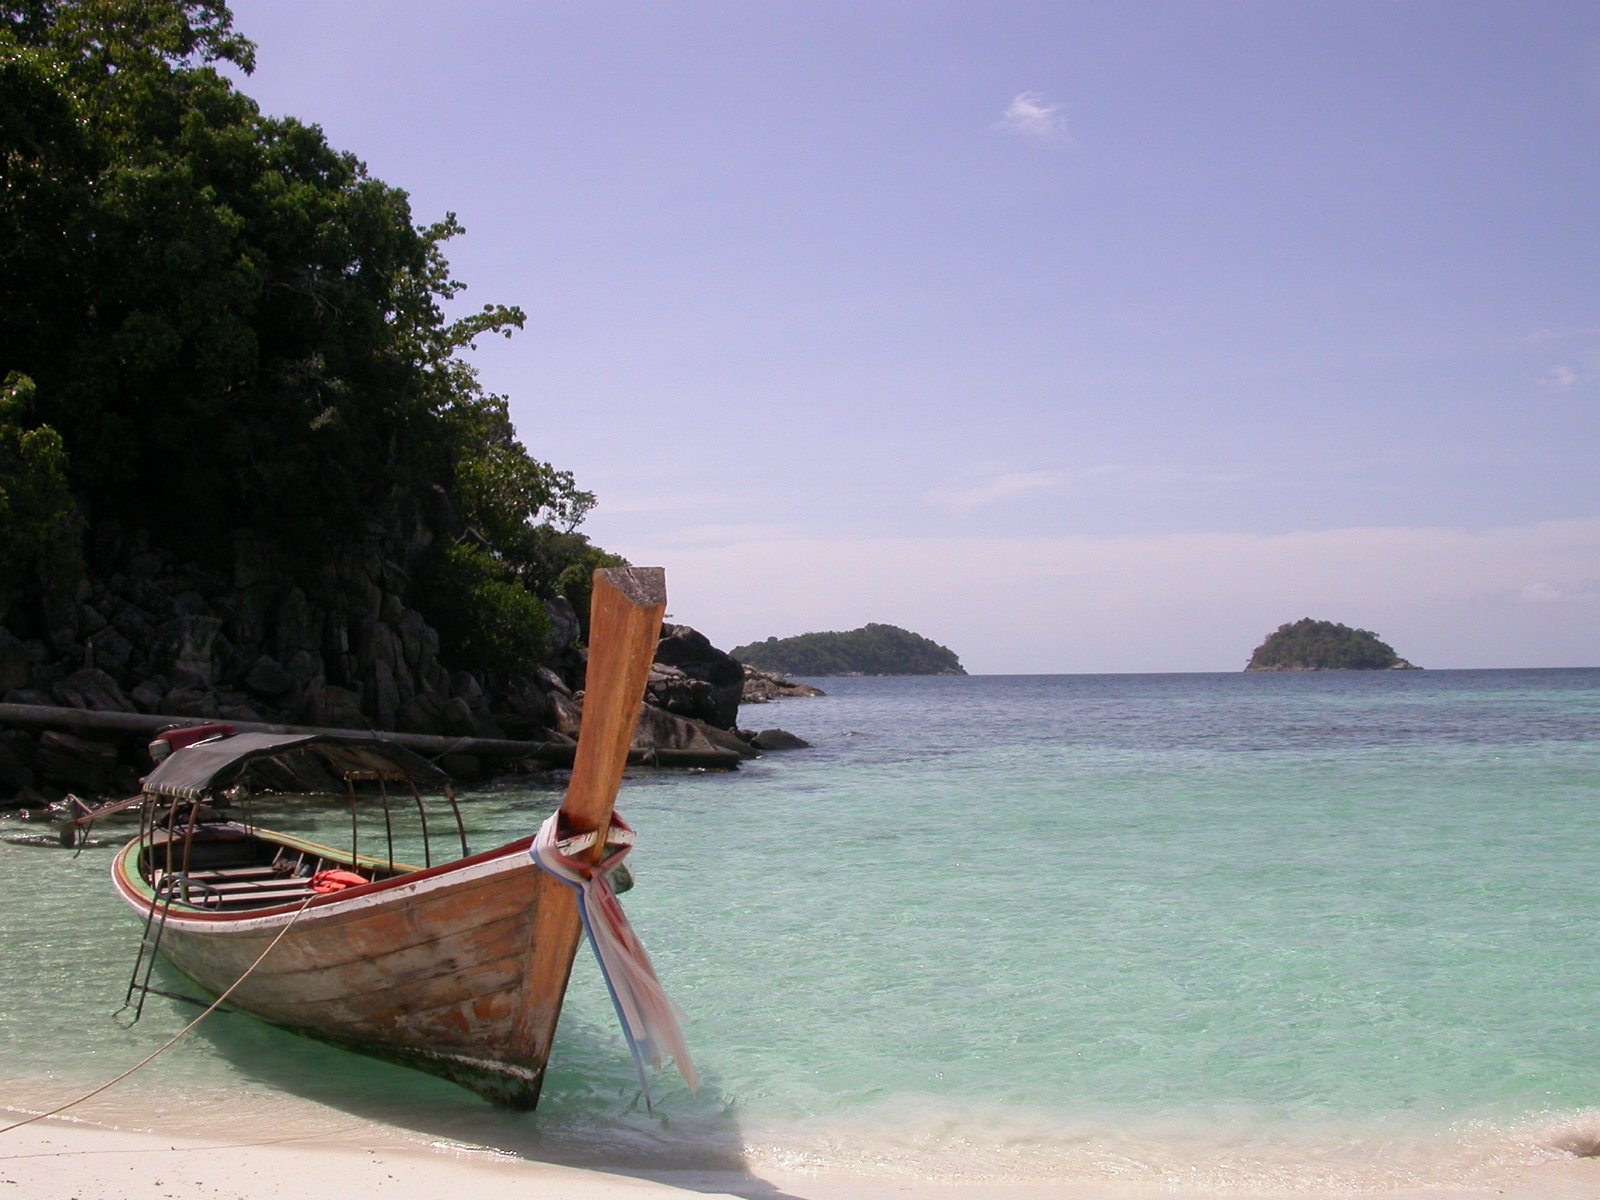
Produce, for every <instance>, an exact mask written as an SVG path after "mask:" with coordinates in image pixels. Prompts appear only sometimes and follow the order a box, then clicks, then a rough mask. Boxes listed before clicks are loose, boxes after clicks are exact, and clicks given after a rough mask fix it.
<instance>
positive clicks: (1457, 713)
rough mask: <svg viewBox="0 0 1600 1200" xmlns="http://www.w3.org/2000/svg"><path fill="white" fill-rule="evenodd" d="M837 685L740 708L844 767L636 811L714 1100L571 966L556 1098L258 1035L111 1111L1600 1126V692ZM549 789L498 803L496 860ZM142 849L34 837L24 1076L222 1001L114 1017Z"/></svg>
mask: <svg viewBox="0 0 1600 1200" xmlns="http://www.w3.org/2000/svg"><path fill="white" fill-rule="evenodd" d="M820 682H821V683H822V686H824V687H825V688H826V689H827V690H828V691H829V693H830V694H829V695H828V696H827V697H826V698H823V699H818V700H807V701H787V702H784V703H782V704H780V705H775V706H769V707H765V708H749V709H746V710H745V712H744V722H745V723H746V724H750V725H756V726H760V725H766V724H779V725H782V726H784V727H785V728H788V729H791V730H793V731H795V732H797V733H800V734H801V735H802V736H804V737H806V738H808V739H810V740H811V741H813V742H814V744H815V748H814V749H812V750H810V751H804V752H798V753H794V754H787V755H775V756H771V757H769V758H767V759H763V760H761V761H759V762H756V763H754V764H751V765H749V766H747V767H746V768H745V769H743V770H741V771H739V772H737V773H735V774H729V775H700V776H683V775H666V774H661V775H656V774H648V773H647V774H641V775H638V776H632V777H630V780H629V782H628V784H627V786H626V788H625V791H624V794H623V798H622V801H621V805H620V807H621V809H622V810H623V811H624V812H625V813H626V815H627V816H628V818H629V820H630V821H631V822H632V823H633V824H634V825H635V826H636V827H637V828H638V830H639V833H640V841H641V846H640V849H639V850H638V851H636V852H635V855H634V858H633V860H632V862H633V865H634V868H635V875H636V876H637V879H638V888H637V890H636V891H634V892H633V893H631V894H630V895H629V896H628V897H627V906H628V908H629V911H630V913H631V914H632V916H633V918H634V922H635V925H636V926H637V928H638V929H639V931H640V933H641V935H642V936H643V937H644V940H645V942H646V944H647V945H648V946H649V947H650V950H651V953H652V955H653V957H654V958H655V960H656V964H657V966H658V969H659V971H660V973H661V976H662V978H663V980H664V981H665V982H666V984H667V986H668V988H669V990H670V991H671V992H672V993H673V994H674V996H675V997H676V998H677V999H678V1000H679V1001H680V1003H681V1004H682V1005H683V1006H684V1008H685V1009H687V1010H688V1012H689V1014H690V1016H691V1021H690V1024H689V1027H688V1033H689V1037H690V1040H691V1044H692V1045H693V1046H694V1047H695V1052H696V1056H697V1059H698V1060H699V1062H700V1065H701V1068H702V1071H703V1073H704V1074H705V1076H706V1085H705V1087H703V1089H702V1091H701V1093H700V1095H699V1096H697V1097H691V1096H689V1095H688V1094H687V1093H686V1092H685V1091H683V1089H682V1088H681V1086H677V1087H674V1086H673V1084H672V1082H671V1079H670V1078H669V1079H668V1080H665V1081H663V1083H662V1084H661V1085H660V1087H659V1089H658V1090H659V1094H658V1097H657V1111H656V1112H655V1113H654V1114H650V1113H647V1112H645V1111H644V1110H643V1106H642V1105H641V1104H640V1103H639V1102H638V1096H637V1092H638V1087H637V1083H636V1082H634V1081H633V1079H632V1075H631V1064H630V1063H629V1060H628V1058H627V1053H626V1050H625V1048H624V1047H623V1046H622V1043H621V1039H620V1037H619V1036H618V1035H617V1034H616V1033H615V1032H614V1031H613V1029H612V1025H611V1021H612V1018H611V1016H610V1013H609V1010H608V1008H607V1002H606V1000H605V996H604V993H603V990H602V989H601V987H600V985H599V983H598V981H597V979H596V972H595V971H594V969H593V966H592V963H590V962H588V961H587V960H580V963H579V968H578V971H577V973H576V982H575V986H574V991H573V994H572V996H571V998H570V1004H569V1010H568V1014H567V1017H566V1018H565V1019H564V1022H563V1029H562V1035H561V1039H560V1042H559V1044H558V1048H557V1057H556V1060H555V1061H554V1063H553V1064H552V1075H551V1078H550V1081H549V1083H548V1085H547V1090H546V1098H545V1102H544V1104H543V1106H542V1107H541V1109H540V1111H539V1113H538V1114H537V1115H536V1116H529V1115H510V1114H503V1113H498V1112H495V1111H493V1110H491V1109H489V1108H487V1107H486V1106H483V1105H481V1104H479V1103H478V1102H477V1101H475V1100H473V1099H472V1098H470V1097H468V1096H466V1094H465V1093H460V1092H458V1091H457V1090H456V1089H454V1088H451V1087H449V1086H448V1085H444V1084H440V1083H436V1082H434V1081H432V1080H428V1079H425V1078H422V1077H420V1076H416V1075H414V1074H411V1073H409V1072H405V1071H401V1070H398V1069H394V1068H389V1067H386V1066H383V1065H381V1064H375V1063H368V1062H366V1061H365V1060H362V1059H359V1058H355V1057H353V1056H349V1055H344V1054H341V1053H338V1052H335V1051H332V1050H328V1049H325V1048H322V1047H318V1046H314V1045H310V1044H307V1043H304V1042H302V1041H300V1040H298V1039H294V1038H290V1037H288V1036H286V1035H282V1034H279V1033H277V1032H276V1031H273V1030H270V1029H266V1028H264V1027H262V1026H260V1025H258V1024H256V1023H254V1022H252V1021H250V1020H249V1019H247V1018H243V1017H239V1016H227V1017H224V1018H221V1019H219V1020H217V1021H214V1022H212V1023H211V1025H209V1026H208V1027H207V1028H206V1029H205V1031H204V1032H203V1033H202V1034H201V1035H200V1036H197V1037H196V1038H194V1039H193V1040H191V1041H190V1042H187V1043H185V1044H183V1045H182V1046H180V1047H179V1049H178V1050H176V1051H174V1052H173V1053H172V1054H170V1055H168V1056H166V1057H165V1058H163V1059H162V1060H160V1061H159V1063H158V1064H157V1065H156V1066H154V1067H152V1068H151V1069H149V1070H148V1071H146V1072H143V1073H141V1075H139V1076H136V1077H135V1078H134V1079H133V1080H131V1081H130V1082H129V1083H128V1084H126V1085H123V1088H122V1089H120V1090H119V1093H117V1098H116V1099H115V1100H114V1101H112V1100H109V1099H108V1100H106V1101H97V1102H96V1104H101V1105H106V1106H108V1107H106V1108H105V1109H104V1110H103V1111H105V1112H114V1113H115V1114H117V1115H118V1116H119V1117H121V1118H123V1119H128V1120H137V1117H136V1114H138V1113H140V1112H148V1111H150V1110H151V1109H152V1108H163V1109H165V1110H168V1111H173V1110H174V1104H175V1102H176V1108H177V1109H180V1110H182V1109H186V1110H188V1111H191V1112H192V1111H195V1110H196V1109H198V1108H200V1107H205V1106H207V1104H208V1101H209V1100H210V1099H211V1098H213V1097H214V1096H216V1095H219V1094H226V1095H227V1096H228V1097H229V1109H228V1112H229V1114H230V1115H229V1116H228V1117H227V1118H224V1119H227V1120H237V1121H249V1120H258V1119H259V1117H260V1115H261V1114H262V1113H269V1112H270V1113H278V1114H280V1117H281V1119H283V1120H291V1119H294V1120H306V1121H312V1122H315V1121H326V1120H329V1119H334V1118H341V1117H342V1116H346V1115H347V1116H348V1117H350V1118H351V1119H352V1120H369V1119H370V1120H377V1121H380V1122H384V1123H387V1124H392V1125H395V1126H398V1127H400V1128H403V1129H405V1130H408V1131H411V1132H413V1133H418V1134H421V1135H423V1136H425V1137H434V1138H446V1139H451V1140H455V1141H462V1142H468V1143H472V1144H477V1145H484V1146H490V1147H501V1148H505V1149H509V1150H514V1151H517V1152H534V1153H543V1154H553V1155H556V1156H560V1155H562V1154H567V1153H571V1154H573V1155H582V1156H584V1157H585V1158H586V1159H588V1160H591V1161H592V1160H593V1158H594V1157H595V1156H596V1155H600V1156H601V1157H610V1158H612V1159H614V1160H616V1161H618V1162H625V1161H629V1160H637V1159H639V1158H640V1157H645V1158H648V1159H650V1160H652V1161H660V1160H663V1159H665V1160H672V1161H682V1162H684V1163H718V1162H730V1161H733V1160H735V1159H737V1158H738V1157H739V1156H740V1155H741V1154H743V1155H745V1156H746V1157H747V1158H748V1159H749V1161H750V1162H751V1163H752V1164H753V1165H755V1166H757V1167H759V1165H760V1164H761V1163H763V1162H773V1163H783V1164H786V1165H797V1164H798V1165H816V1166H818V1167H819V1168H824V1169H825V1168H828V1167H839V1168H844V1169H854V1170H861V1169H870V1170H888V1171H914V1172H917V1173H921V1174H935V1175H940V1176H948V1177H953V1178H962V1177H965V1178H972V1177H995V1176H1016V1177H1030V1176H1041V1175H1051V1176H1063V1175H1065V1176H1077V1177H1115V1178H1149V1179H1172V1178H1180V1179H1184V1180H1188V1181H1197V1182H1202V1183H1205V1182H1212V1183H1222V1184H1261V1183H1271V1184H1274V1185H1286V1186H1308V1187H1309V1186H1313V1185H1315V1186H1324V1185H1329V1184H1330V1183H1331V1184H1333V1185H1345V1184H1348V1185H1352V1186H1354V1185H1358V1184H1367V1185H1378V1186H1387V1185H1390V1184H1399V1183H1433V1182H1441V1181H1451V1180H1461V1179H1465V1178H1469V1177H1472V1176H1473V1175H1474V1173H1480V1172H1482V1171H1484V1170H1488V1169H1490V1168H1492V1167H1495V1166H1498V1165H1504V1164H1505V1163H1508V1162H1512V1163H1515V1162H1532V1161H1538V1160H1539V1159H1540V1158H1541V1156H1555V1155H1560V1154H1563V1153H1568V1152H1571V1151H1572V1150H1574V1149H1578V1150H1582V1149H1586V1148H1588V1147H1589V1145H1590V1144H1591V1143H1592V1142H1593V1141H1595V1140H1600V1049H1597V1048H1596V1044H1595V1041H1594V1033H1595V1030H1596V1029H1597V1028H1600V965H1597V960H1596V953H1595V950H1596V941H1597V937H1596V933H1595V924H1594V922H1595V914H1596V913H1597V912H1600V871H1596V870H1595V868H1594V864H1595V863H1596V862H1597V861H1600V822H1597V821H1596V819H1595V807H1596V803H1595V802H1596V799H1597V792H1600V671H1549V672H1541V671H1494V672H1416V673H1403V674H1382V675H1363V674H1331V675H1291V676H1257V675H1244V674H1240V675H1175V676H1054V677H978V678H970V679H886V680H874V679H846V680H827V681H820ZM558 799H559V795H558V794H557V793H556V792H555V791H553V790H550V789H549V788H548V787H545V788H540V787H537V786H510V787H503V788H497V789H493V790H488V791H485V792H482V793H479V794H476V795H474V796H473V797H472V799H471V802H470V805H469V807H468V814H469V818H470V823H471V827H472V828H471V832H472V836H473V839H474V843H475V845H476V846H478V847H483V846H488V845H490V844H493V843H494V842H496V841H499V840H504V839H506V838H509V837H511V836H515V835H518V834H521V833H524V832H527V831H529V830H531V828H532V826H533V825H534V824H536V823H537V820H538V818H539V817H540V816H542V814H543V813H544V812H545V811H548V809H549V808H550V807H553V806H554V804H555V803H556V802H557V801H558ZM112 842H113V840H112V839H107V843H106V845H104V846H97V847H92V848H90V849H89V850H86V851H85V852H84V853H82V854H81V855H78V856H77V857H73V856H71V855H69V854H67V853H64V852H61V851H54V850H45V849H39V848H34V847H25V846H19V845H14V844H0V870H3V875H0V879H3V880H4V882H3V883H0V887H3V888H4V890H5V896H4V907H3V911H0V934H3V938H4V948H5V953H4V958H3V960H0V1029H3V1030H4V1032H5V1036H6V1044H7V1048H8V1056H9V1061H8V1067H9V1078H10V1080H11V1084H10V1087H11V1090H12V1092H13V1093H14V1094H16V1095H21V1096H23V1097H24V1098H26V1097H35V1098H37V1099H38V1100H39V1102H41V1103H42V1102H44V1101H47V1100H51V1099H57V1098H63V1097H64V1096H66V1095H69V1094H72V1093H73V1091H74V1090H75V1089H76V1090H83V1089H86V1088H87V1087H88V1086H92V1085H93V1084H95V1083H98V1082H100V1081H102V1080H103V1079H105V1078H108V1077H109V1076H110V1075H112V1074H115V1073H116V1071H117V1070H120V1069H122V1068H123V1067H125V1066H126V1065H128V1064H130V1063H131V1062H132V1061H135V1060H136V1059H137V1058H138V1057H140V1056H141V1055H142V1054H143V1053H148V1051H149V1050H150V1049H153V1048H154V1047H155V1046H156V1045H159V1044H160V1042H161V1041H162V1040H164V1039H165V1038H166V1037H168V1036H170V1035H171V1033H173V1032H175V1031H176V1029H177V1028H179V1027H180V1026H181V1024H182V1023H183V1022H184V1021H185V1020H187V1019H188V1016H189V1010H188V1009H186V1008H185V1007H184V1006H182V1005H180V1004H177V1003H175V1002H172V1001H165V1000H157V1001H152V1002H151V1004H150V1006H149V1007H148V1008H147V1010H146V1015H145V1018H144V1020H143V1021H141V1022H140V1024H139V1025H137V1026H135V1027H134V1028H133V1029H132V1030H124V1029H123V1028H122V1027H121V1026H120V1025H119V1024H118V1023H116V1022H115V1021H113V1019H112V1018H111V1016H110V1013H111V1010H113V1009H114V1008H115V1007H116V1006H117V1004H118V1003H120V1001H121V998H122V993H123V989H124V988H125V986H126V983H127V975H128V970H129V968H130V967H131V957H132V953H133V949H134V938H135V936H136V928H135V926H134V924H133V921H132V918H131V916H128V915H126V914H124V913H123V912H121V911H119V907H118V905H117V904H116V903H115V901H114V900H113V899H112V898H111V895H110V889H109V886H108V884H107V882H106V871H107V869H108V867H109V862H110V857H111V853H112ZM294 1113H303V1114H304V1115H303V1116H299V1117H294V1116H292V1114H294ZM330 1113H331V1114H333V1115H334V1116H333V1117H332V1118H330V1116H329V1114H330Z"/></svg>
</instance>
